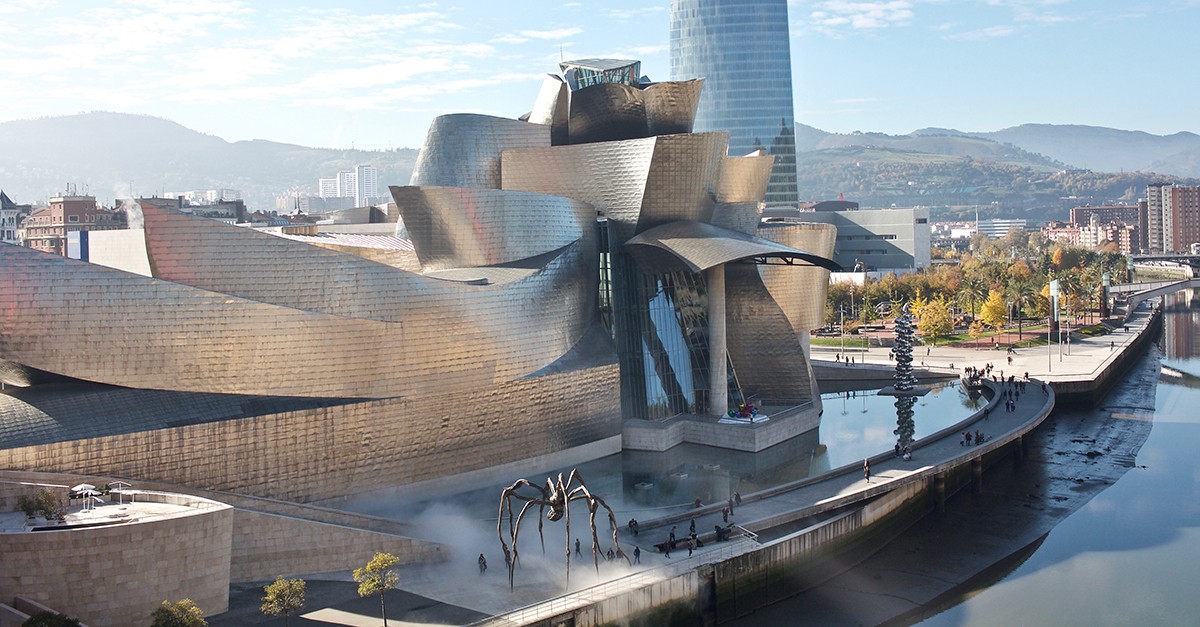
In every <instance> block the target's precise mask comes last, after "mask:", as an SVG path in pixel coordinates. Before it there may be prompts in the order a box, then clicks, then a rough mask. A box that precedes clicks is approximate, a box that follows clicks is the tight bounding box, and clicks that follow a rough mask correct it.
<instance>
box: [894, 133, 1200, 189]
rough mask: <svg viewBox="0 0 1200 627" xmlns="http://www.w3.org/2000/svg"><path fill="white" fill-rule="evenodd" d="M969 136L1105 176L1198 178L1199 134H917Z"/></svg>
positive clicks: (1199, 162)
mask: <svg viewBox="0 0 1200 627" xmlns="http://www.w3.org/2000/svg"><path fill="white" fill-rule="evenodd" d="M947 134H957V135H967V136H971V137H977V138H982V139H990V140H993V141H996V142H1001V143H1007V144H1012V145H1013V146H1018V147H1020V148H1022V149H1024V150H1027V151H1029V152H1033V153H1038V154H1042V155H1046V156H1047V157H1049V158H1051V159H1054V160H1057V161H1060V162H1062V163H1067V164H1070V165H1071V166H1072V167H1074V168H1084V169H1089V170H1096V171H1107V172H1130V171H1134V172H1136V171H1147V172H1150V171H1157V172H1163V173H1167V174H1173V175H1176V176H1190V177H1200V135H1197V134H1195V133H1189V132H1180V133H1174V134H1172V135H1152V134H1150V133H1146V132H1143V131H1123V130H1119V129H1114V128H1105V127H1100V126H1085V125H1080V124H1022V125H1020V126H1013V127H1010V128H1006V129H1002V130H999V131H993V132H969V133H964V132H962V131H956V130H952V129H921V130H918V131H915V132H914V133H913V135H947Z"/></svg>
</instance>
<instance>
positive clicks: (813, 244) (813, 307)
mask: <svg viewBox="0 0 1200 627" xmlns="http://www.w3.org/2000/svg"><path fill="white" fill-rule="evenodd" d="M758 233H759V236H760V237H762V238H763V239H769V240H771V241H773V242H779V243H780V244H783V245H785V246H790V247H792V248H799V249H801V250H806V251H809V252H811V253H813V254H816V255H820V256H822V257H825V258H830V257H832V256H833V244H834V240H835V239H836V237H837V227H835V226H833V225H831V224H815V223H812V222H768V223H764V224H763V225H762V226H761V227H760V228H759V232H758ZM758 272H759V275H760V276H761V277H762V282H763V285H765V286H766V288H767V291H768V292H770V294H771V298H773V299H774V300H775V302H777V303H779V306H780V308H782V309H783V313H784V314H785V315H786V316H787V317H788V320H789V321H790V322H791V323H792V330H793V331H795V333H796V335H797V336H800V337H804V336H805V335H806V334H807V333H808V332H809V331H811V330H812V329H816V328H819V327H821V326H824V324H825V297H826V295H827V294H828V292H829V269H828V268H823V267H820V266H818V265H812V266H803V267H799V268H787V267H781V266H770V265H764V266H759V267H758Z"/></svg>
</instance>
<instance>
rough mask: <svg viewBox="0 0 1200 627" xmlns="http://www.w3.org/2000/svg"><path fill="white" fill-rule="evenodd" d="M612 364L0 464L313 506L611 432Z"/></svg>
mask: <svg viewBox="0 0 1200 627" xmlns="http://www.w3.org/2000/svg"><path fill="white" fill-rule="evenodd" d="M617 389H618V378H617V367H616V365H615V364H604V365H598V366H594V367H591V368H585V369H582V370H573V371H567V372H563V373H551V374H545V375H542V376H537V377H530V378H526V379H519V380H517V381H513V382H510V383H507V384H505V385H502V386H500V387H498V388H496V389H494V390H490V391H487V392H480V393H476V394H468V395H444V396H436V397H429V398H420V399H388V400H381V401H372V402H363V403H355V404H351V405H342V406H336V407H328V408H319V409H311V410H304V411H296V412H284V413H278V414H270V415H266V416H258V417H254V418H246V419H240V420H228V421H222V422H213V423H206V424H200V425H190V426H183V427H176V428H169V429H161V430H156V431H143V432H137V433H129V434H124V435H116V436H106V437H98V438H90V439H83V440H73V441H68V442H59V443H54V444H45V445H37V446H28V447H22V448H14V449H4V450H0V468H5V469H15V470H33V471H58V472H73V473H81V474H95V475H107V476H116V477H126V478H133V479H145V480H152V481H162V482H166V483H173V484H181V485H188V486H194V487H198V488H204V489H211V490H226V491H232V492H242V493H246V494H253V495H257V496H265V497H270V498H277V499H284V500H291V501H299V502H312V501H320V500H323V499H332V498H337V497H342V496H347V495H352V494H355V493H358V492H364V491H367V490H371V489H373V488H377V487H382V486H391V485H401V484H406V483H412V482H417V481H422V480H427V479H434V478H437V477H442V476H447V475H454V474H458V473H462V472H464V471H468V470H475V469H479V468H485V467H489V466H494V465H497V464H501V463H505V462H509V461H515V460H520V459H527V458H530V457H536V456H538V455H543V454H547V453H551V452H554V451H559V450H562V449H565V448H570V447H573V446H579V445H582V444H586V443H590V442H595V441H598V440H601V439H604V438H606V437H612V436H614V435H617V434H619V433H620V429H621V427H620V405H619V394H618V393H617Z"/></svg>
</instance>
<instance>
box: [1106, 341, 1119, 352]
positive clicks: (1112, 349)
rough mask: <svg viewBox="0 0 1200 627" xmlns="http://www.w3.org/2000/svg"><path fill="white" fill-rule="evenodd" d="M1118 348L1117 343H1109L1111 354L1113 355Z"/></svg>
mask: <svg viewBox="0 0 1200 627" xmlns="http://www.w3.org/2000/svg"><path fill="white" fill-rule="evenodd" d="M1116 348H1117V343H1116V342H1109V343H1108V352H1110V353H1111V352H1113V351H1114V350H1116Z"/></svg>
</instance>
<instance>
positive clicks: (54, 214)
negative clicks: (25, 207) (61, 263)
mask: <svg viewBox="0 0 1200 627" xmlns="http://www.w3.org/2000/svg"><path fill="white" fill-rule="evenodd" d="M21 228H22V229H23V230H24V232H25V242H24V244H25V246H28V247H29V248H33V249H35V250H40V251H42V252H46V253H53V254H55V255H65V254H66V252H67V233H70V232H75V231H108V230H113V229H123V228H125V220H124V218H123V217H122V215H121V214H118V213H116V212H113V211H109V210H107V209H103V208H101V207H99V206H98V205H97V204H96V197H95V196H57V197H55V198H51V199H50V206H49V207H46V208H43V209H38V210H37V211H34V212H33V213H30V214H29V216H28V217H26V218H25V219H24V220H23V221H22V222H21Z"/></svg>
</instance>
